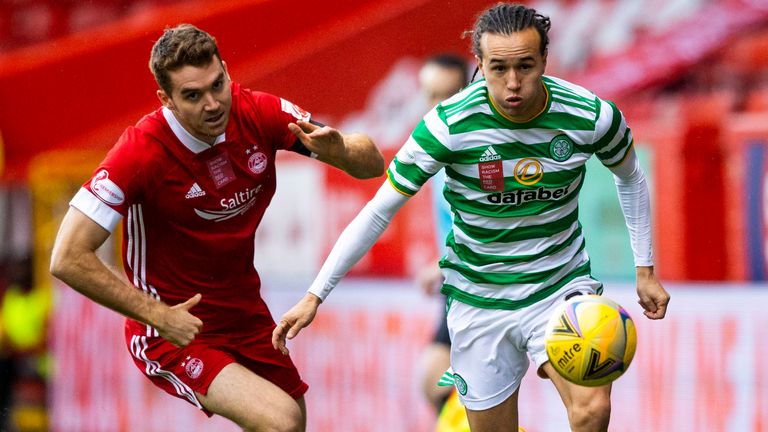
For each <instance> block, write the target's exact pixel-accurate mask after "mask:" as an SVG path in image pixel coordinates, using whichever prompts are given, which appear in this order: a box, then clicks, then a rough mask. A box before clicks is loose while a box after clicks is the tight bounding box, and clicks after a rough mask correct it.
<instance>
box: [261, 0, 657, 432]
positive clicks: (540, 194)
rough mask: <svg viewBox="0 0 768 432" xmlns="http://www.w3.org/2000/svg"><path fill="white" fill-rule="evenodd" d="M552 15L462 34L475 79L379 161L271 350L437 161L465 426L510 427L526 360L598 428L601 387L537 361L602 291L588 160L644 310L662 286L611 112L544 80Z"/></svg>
mask: <svg viewBox="0 0 768 432" xmlns="http://www.w3.org/2000/svg"><path fill="white" fill-rule="evenodd" d="M549 27H550V21H549V18H547V17H545V16H542V15H541V14H538V13H537V12H536V11H535V10H533V9H530V8H527V7H525V6H522V5H516V4H504V3H500V4H498V5H496V6H494V7H492V8H490V9H488V10H486V11H484V12H483V13H482V14H481V15H480V16H479V18H478V20H477V22H476V23H475V26H474V29H473V31H472V45H473V51H474V53H475V55H476V57H477V61H478V64H479V68H480V70H481V71H482V75H483V79H480V80H478V81H476V82H474V83H472V84H470V85H469V86H468V87H467V88H466V89H464V90H462V91H461V92H460V93H459V94H457V95H456V96H454V97H452V98H450V99H448V100H446V101H444V102H443V103H441V104H439V105H438V106H437V107H435V108H434V109H433V110H431V111H430V112H429V113H428V114H427V115H426V116H425V117H424V119H423V121H422V122H421V123H420V124H419V125H418V126H417V127H416V129H415V130H414V131H413V133H412V134H411V137H410V138H409V139H408V141H407V142H406V143H405V145H404V146H403V148H402V149H401V150H400V151H399V152H398V154H397V156H396V158H395V160H393V161H392V163H391V164H390V166H389V170H388V173H387V174H388V181H387V182H386V183H385V184H384V185H383V186H382V187H381V189H379V191H378V193H377V194H376V196H375V197H374V198H373V199H372V200H371V201H370V202H369V203H368V204H367V205H366V206H365V207H364V208H363V210H362V211H361V212H360V214H359V215H358V216H357V217H356V218H355V219H354V220H353V221H352V222H351V223H350V224H349V226H348V227H347V228H346V229H345V230H344V232H343V233H342V235H341V236H340V237H339V240H338V241H337V243H336V245H335V246H334V248H333V250H332V251H331V253H330V255H329V257H328V259H327V260H326V262H325V264H324V265H323V267H322V268H321V270H320V273H319V274H318V276H317V278H316V279H315V281H314V282H313V283H312V286H311V287H310V288H309V292H308V293H307V294H306V295H305V296H304V298H303V299H302V300H301V301H299V303H298V304H296V305H295V306H294V307H293V308H292V309H290V310H289V311H288V312H286V313H285V315H284V316H283V318H282V321H281V322H280V323H279V324H278V326H277V328H276V329H275V332H274V333H273V337H272V341H273V344H274V345H275V347H276V348H279V349H281V350H282V351H283V352H284V353H285V352H287V349H286V347H285V339H286V337H287V338H288V339H291V338H293V337H295V336H296V335H297V334H298V332H299V331H300V330H301V329H302V328H303V327H306V326H307V325H309V323H310V322H311V321H312V319H313V318H314V316H315V314H316V312H317V308H318V306H319V304H320V303H321V302H322V300H323V299H325V297H326V296H327V295H328V294H329V293H330V291H331V290H332V289H333V288H334V286H336V284H337V283H338V281H339V280H340V279H341V277H343V276H344V275H345V274H346V272H347V271H348V270H349V269H350V268H351V267H352V265H354V264H355V263H356V262H357V261H358V260H359V259H360V258H361V257H362V256H363V254H365V252H366V251H367V250H368V249H369V248H370V247H371V246H372V245H373V244H374V243H375V241H376V240H377V239H378V237H379V236H380V235H381V233H382V231H383V230H384V229H385V228H386V226H387V224H388V223H389V221H390V220H391V218H392V216H393V215H394V213H395V212H396V211H397V210H398V209H399V208H400V207H401V206H402V205H403V204H405V202H407V200H408V197H410V196H412V195H414V194H415V193H416V192H418V191H419V189H420V188H421V187H422V185H423V184H424V183H425V182H426V181H427V179H429V178H430V177H431V176H432V175H434V174H435V173H436V172H438V171H439V170H441V169H445V174H446V186H445V189H444V196H445V199H446V200H447V201H448V203H449V204H450V206H451V209H452V212H453V227H452V232H451V233H450V234H449V236H448V240H447V248H446V251H445V255H444V257H443V259H442V261H441V263H440V266H441V267H442V269H443V273H444V275H445V283H444V285H443V288H442V292H443V293H445V294H446V295H447V296H448V298H449V299H448V306H449V308H450V309H449V312H448V328H449V330H450V336H451V341H452V348H451V366H452V369H453V371H454V373H455V374H454V378H455V382H456V387H457V389H458V390H459V393H460V395H461V402H462V403H463V404H464V406H465V407H466V409H467V416H468V418H469V424H470V427H471V429H472V430H473V431H475V432H478V431H481V432H488V431H510V430H517V423H518V418H517V417H518V410H517V397H518V390H519V386H520V382H521V380H522V378H523V375H524V374H525V372H526V370H527V368H528V365H529V360H528V356H530V358H531V359H532V360H533V362H534V363H535V364H536V367H537V368H538V372H539V374H540V375H541V376H543V377H548V378H550V379H551V380H552V382H553V383H554V385H555V387H556V388H557V391H558V392H559V393H560V396H561V398H562V400H563V402H564V404H565V407H566V409H567V411H568V420H569V422H570V426H571V429H572V430H573V431H575V432H583V431H589V432H595V431H607V429H608V423H609V420H610V409H611V405H610V393H611V385H610V384H609V385H606V386H603V387H596V388H588V387H580V386H577V385H575V384H571V383H569V382H567V381H565V379H563V378H562V377H560V376H559V375H558V374H557V372H556V371H555V370H554V368H553V367H552V365H551V364H550V363H549V362H548V360H547V355H546V352H545V349H544V328H545V325H546V322H547V319H548V318H549V316H550V314H551V312H552V310H553V309H554V308H555V307H556V306H557V305H558V304H560V302H562V301H564V299H565V298H567V297H570V296H572V295H576V294H579V293H600V292H601V291H602V284H601V283H600V282H599V281H597V280H595V279H594V278H592V276H591V274H590V263H589V258H588V256H587V253H586V250H585V248H584V237H583V235H582V231H581V225H580V223H579V221H578V195H579V191H580V189H581V186H582V184H583V180H584V175H585V163H586V162H587V159H589V158H590V157H592V155H596V156H597V157H598V158H599V160H600V161H601V162H602V163H603V165H605V166H606V167H608V169H610V170H611V171H612V172H613V174H614V178H615V181H616V187H617V191H618V195H619V201H620V204H621V208H622V211H623V213H624V217H625V220H626V223H627V227H628V229H629V234H630V242H631V245H632V251H633V254H634V260H635V265H636V279H637V294H638V297H639V303H640V305H641V306H642V307H643V309H644V310H645V311H644V314H645V315H646V317H648V318H650V319H661V318H663V317H664V315H665V314H666V309H667V304H668V302H669V294H668V293H667V292H666V290H665V289H664V287H663V286H662V285H661V283H660V282H659V281H658V280H657V279H656V277H655V275H654V273H653V256H652V247H651V236H650V231H651V229H650V225H651V224H650V209H649V207H650V205H649V197H648V187H647V183H646V181H645V177H644V174H643V171H642V170H641V168H640V165H639V163H638V160H637V157H636V155H635V152H634V150H633V148H632V144H633V141H632V133H631V131H630V129H629V128H628V127H627V124H626V123H625V120H624V117H623V115H622V114H621V112H620V111H619V110H618V109H617V108H616V107H615V106H614V105H613V104H612V103H611V102H608V101H605V100H601V99H600V98H598V97H597V96H595V95H594V94H593V93H591V92H589V91H588V90H586V89H584V88H582V87H579V86H577V85H574V84H572V83H569V82H567V81H564V80H561V79H557V78H554V77H550V76H546V75H544V68H545V66H546V60H547V44H548V36H547V32H548V30H549Z"/></svg>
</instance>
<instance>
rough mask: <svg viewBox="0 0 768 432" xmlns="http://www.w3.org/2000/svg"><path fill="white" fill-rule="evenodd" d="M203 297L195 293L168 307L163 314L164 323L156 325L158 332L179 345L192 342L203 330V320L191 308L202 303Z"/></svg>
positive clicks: (183, 345)
mask: <svg viewBox="0 0 768 432" xmlns="http://www.w3.org/2000/svg"><path fill="white" fill-rule="evenodd" d="M201 298H203V296H201V295H200V294H195V296H194V297H192V298H190V299H189V300H187V301H185V302H184V303H179V304H177V305H175V306H171V307H170V308H168V310H167V311H166V312H165V314H164V316H163V320H162V324H160V325H158V326H156V327H155V328H157V333H158V334H160V336H161V337H162V338H163V339H165V340H167V341H168V342H170V343H172V344H174V345H176V346H177V347H185V346H187V345H189V344H191V343H192V341H193V340H194V339H195V336H196V335H197V334H198V333H200V330H202V328H203V322H202V321H201V320H200V318H198V317H196V316H194V315H192V314H191V313H189V310H190V309H192V308H193V307H194V306H195V305H197V304H198V303H200V299H201Z"/></svg>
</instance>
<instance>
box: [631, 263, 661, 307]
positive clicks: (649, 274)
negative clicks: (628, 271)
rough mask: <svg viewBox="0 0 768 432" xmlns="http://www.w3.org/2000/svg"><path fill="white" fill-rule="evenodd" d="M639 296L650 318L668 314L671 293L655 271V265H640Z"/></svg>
mask: <svg viewBox="0 0 768 432" xmlns="http://www.w3.org/2000/svg"><path fill="white" fill-rule="evenodd" d="M636 269H637V297H638V299H639V300H638V301H637V302H638V303H639V304H640V306H642V307H643V309H644V312H643V314H644V315H645V316H646V317H648V318H650V319H662V318H664V316H665V315H666V314H667V304H669V293H668V292H667V290H665V289H664V287H663V286H662V285H661V282H660V281H659V280H658V279H657V278H656V275H655V274H654V273H653V266H647V267H646V266H638V267H636Z"/></svg>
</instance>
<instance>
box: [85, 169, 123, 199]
mask: <svg viewBox="0 0 768 432" xmlns="http://www.w3.org/2000/svg"><path fill="white" fill-rule="evenodd" d="M91 191H92V192H93V194H94V195H96V197H98V198H99V199H100V200H102V201H104V203H106V204H109V205H113V206H116V205H120V204H122V203H123V202H125V193H123V190H122V189H120V186H118V185H117V184H115V182H113V181H112V180H110V179H109V172H108V171H107V170H101V171H99V172H98V173H96V175H95V176H93V179H91Z"/></svg>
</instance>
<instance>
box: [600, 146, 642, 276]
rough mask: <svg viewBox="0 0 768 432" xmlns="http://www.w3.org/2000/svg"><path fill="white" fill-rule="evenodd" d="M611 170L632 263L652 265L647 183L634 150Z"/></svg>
mask: <svg viewBox="0 0 768 432" xmlns="http://www.w3.org/2000/svg"><path fill="white" fill-rule="evenodd" d="M610 169H611V171H612V172H613V177H614V181H615V182H616V190H617V192H618V195H619V203H620V204H621V211H622V213H624V221H625V222H626V224H627V229H628V230H629V240H630V243H631V245H632V254H633V255H634V261H635V266H651V265H653V247H652V244H651V202H650V198H649V193H648V183H647V182H646V180H645V174H644V173H643V169H642V168H641V167H640V161H639V160H638V158H637V155H636V154H635V151H634V149H630V151H629V154H627V157H626V159H625V160H624V161H623V162H622V163H621V164H619V165H618V166H616V167H612V168H610Z"/></svg>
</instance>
